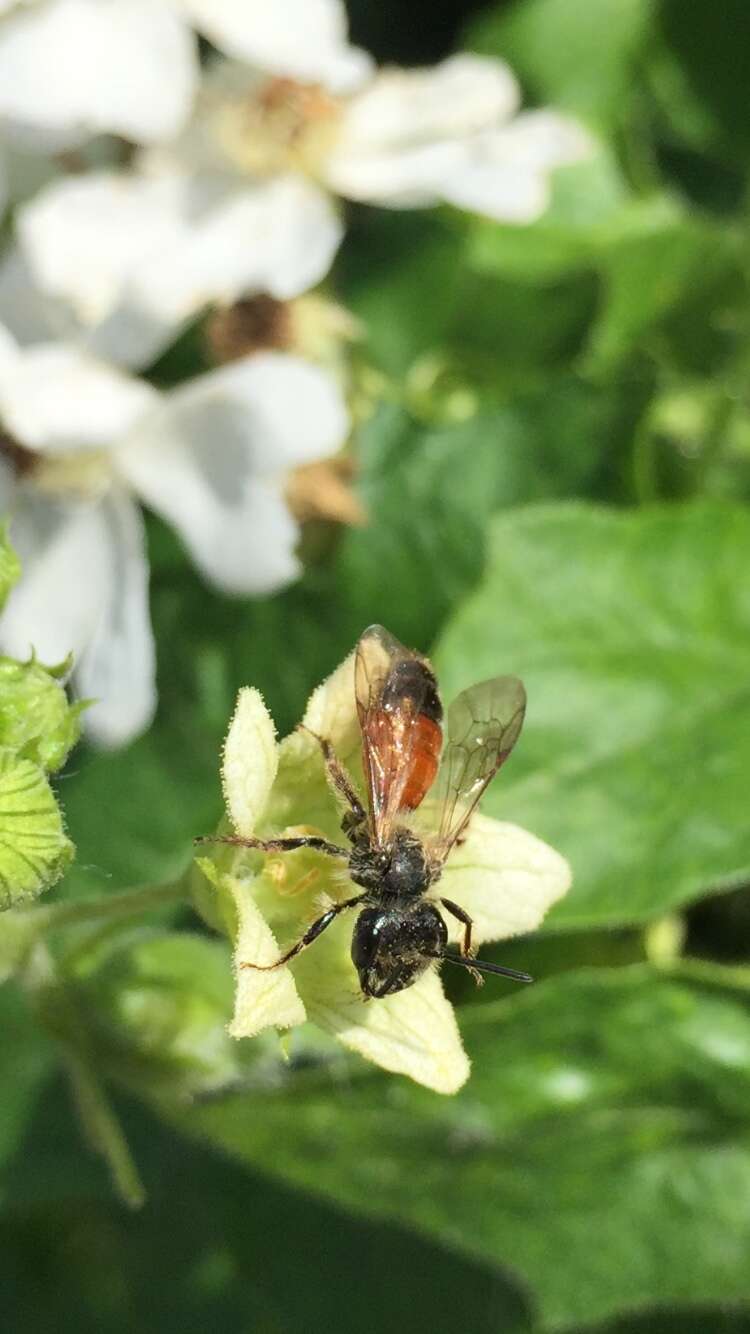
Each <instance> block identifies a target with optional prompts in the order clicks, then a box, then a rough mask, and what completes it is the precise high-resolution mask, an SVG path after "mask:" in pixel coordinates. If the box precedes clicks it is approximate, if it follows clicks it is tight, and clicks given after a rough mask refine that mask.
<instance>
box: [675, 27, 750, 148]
mask: <svg viewBox="0 0 750 1334" xmlns="http://www.w3.org/2000/svg"><path fill="white" fill-rule="evenodd" d="M659 27H660V30H661V33H662V34H663V38H664V41H665V43H666V46H667V49H668V51H669V52H670V53H671V55H672V56H673V58H674V59H675V61H676V63H677V64H678V67H679V71H680V76H681V84H682V85H683V90H681V91H682V96H683V99H684V100H686V99H687V96H688V94H689V95H690V100H691V102H692V103H694V107H693V108H692V120H693V121H695V120H697V119H698V117H700V122H701V124H702V125H706V124H710V125H711V126H712V128H713V131H714V134H713V138H714V146H715V147H718V148H719V150H720V151H721V152H722V153H723V154H725V155H726V157H727V158H728V159H729V160H734V161H736V162H737V163H738V164H739V165H740V166H741V168H742V171H743V173H744V172H745V171H746V169H747V153H748V149H749V148H750V130H749V129H748V125H747V116H746V108H747V86H748V80H749V79H750V12H748V7H747V5H746V4H745V3H744V0H723V3H722V4H721V5H720V6H716V7H714V6H712V5H706V4H703V3H702V0H662V3H661V5H660V6H659Z"/></svg>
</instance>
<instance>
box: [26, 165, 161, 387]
mask: <svg viewBox="0 0 750 1334" xmlns="http://www.w3.org/2000/svg"><path fill="white" fill-rule="evenodd" d="M185 196H186V190H185V183H184V180H183V178H181V177H178V176H175V175H174V174H173V175H166V174H165V175H163V176H160V177H159V178H156V179H151V178H148V177H142V176H139V175H137V174H135V173H133V172H114V171H99V172H90V173H86V174H84V175H81V176H73V177H65V178H63V179H61V180H57V181H54V182H53V183H52V184H51V185H49V186H48V187H47V188H46V189H44V190H42V191H40V193H39V194H38V195H37V196H36V198H34V199H32V200H31V201H30V203H28V204H26V205H25V206H24V207H23V208H21V209H19V210H18V212H17V214H16V230H17V234H18V239H19V245H20V248H21V252H22V255H23V258H24V260H25V262H26V265H27V267H28V270H29V273H30V275H31V277H32V279H33V281H34V282H35V283H36V284H37V286H38V287H39V288H41V289H42V291H43V293H44V294H45V296H47V297H50V298H53V299H54V300H57V301H63V302H66V303H67V305H68V306H69V307H70V313H71V317H72V318H74V319H75V321H76V322H77V324H78V326H79V327H80V329H81V330H82V331H86V330H89V329H92V328H96V326H97V325H99V324H101V323H102V322H104V321H105V320H107V319H108V318H109V317H110V316H112V315H113V313H114V312H115V311H117V309H118V307H119V305H120V304H121V302H122V301H123V300H124V298H125V294H126V288H127V284H128V283H129V282H130V281H131V280H132V279H133V278H137V277H138V276H139V274H140V272H141V271H142V270H145V268H146V266H147V265H148V264H149V262H151V261H152V260H153V259H155V258H156V259H158V258H160V257H161V258H162V259H163V257H164V256H166V257H167V258H169V257H170V256H171V255H172V254H173V253H174V252H175V249H176V248H178V247H179V246H181V245H182V244H184V235H185V224H184V220H183V214H184V213H185V211H186V207H187V201H186V198H185ZM147 314H148V315H149V316H150V317H151V319H152V320H155V319H156V316H157V311H156V310H155V309H152V308H151V306H150V305H149V304H148V303H147V304H146V308H145V310H144V311H143V316H142V318H143V320H144V321H145V319H146V315H147ZM171 328H172V326H171V324H168V326H167V330H166V332H167V334H169V332H170V331H171ZM147 355H148V352H147V353H146V356H147ZM146 356H144V357H143V360H144V361H145V360H146Z"/></svg>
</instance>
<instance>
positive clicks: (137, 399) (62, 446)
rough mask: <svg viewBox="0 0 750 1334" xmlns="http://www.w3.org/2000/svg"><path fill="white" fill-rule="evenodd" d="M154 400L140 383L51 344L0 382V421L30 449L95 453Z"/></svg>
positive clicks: (27, 354) (30, 353)
mask: <svg viewBox="0 0 750 1334" xmlns="http://www.w3.org/2000/svg"><path fill="white" fill-rule="evenodd" d="M157 398H158V395H157V393H156V391H155V390H154V389H152V388H151V387H150V386H149V385H147V384H145V383H144V382H142V381H140V380H134V379H132V378H130V377H129V376H126V375H124V374H122V373H121V372H120V371H116V370H114V369H112V368H111V367H109V366H105V365H104V364H103V363H102V362H99V361H95V360H94V359H93V358H92V357H89V356H87V355H86V353H83V352H81V351H79V350H78V349H77V348H75V347H66V346H65V345H63V344H53V343H49V344H43V345H40V346H38V347H33V348H30V349H29V350H27V351H26V352H24V354H23V355H22V356H21V357H19V359H18V362H17V365H16V368H15V371H14V374H13V376H12V377H5V378H4V379H3V380H2V382H0V417H2V420H3V422H4V424H5V426H6V428H7V429H8V430H9V431H10V433H11V435H14V436H15V437H16V439H17V440H18V441H19V442H20V443H21V444H24V445H27V446H28V447H29V448H31V449H36V450H43V451H48V452H50V453H54V452H57V451H64V450H69V449H79V448H95V449H96V448H103V447H105V446H107V445H110V444H112V443H113V442H114V441H116V440H118V439H119V438H120V437H121V436H122V435H124V433H125V432H126V431H128V430H129V429H130V428H131V427H132V426H133V424H134V423H135V422H136V421H137V419H138V418H139V417H140V416H141V414H142V413H143V412H145V410H146V409H147V408H148V407H150V406H151V405H152V404H153V403H154V402H155V401H156V400H157Z"/></svg>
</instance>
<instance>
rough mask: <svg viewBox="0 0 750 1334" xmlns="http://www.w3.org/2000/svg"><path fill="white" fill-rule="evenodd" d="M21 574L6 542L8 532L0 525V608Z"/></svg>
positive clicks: (18, 565) (11, 550) (12, 552)
mask: <svg viewBox="0 0 750 1334" xmlns="http://www.w3.org/2000/svg"><path fill="white" fill-rule="evenodd" d="M20 573H21V566H20V564H19V561H18V557H17V556H16V553H15V551H14V550H13V548H12V546H11V545H10V542H9V541H8V531H7V528H6V526H5V525H4V524H0V608H2V606H3V603H4V602H5V599H6V598H7V596H8V594H9V592H10V590H11V588H12V587H13V585H14V583H15V582H16V580H17V579H18V576H19V575H20Z"/></svg>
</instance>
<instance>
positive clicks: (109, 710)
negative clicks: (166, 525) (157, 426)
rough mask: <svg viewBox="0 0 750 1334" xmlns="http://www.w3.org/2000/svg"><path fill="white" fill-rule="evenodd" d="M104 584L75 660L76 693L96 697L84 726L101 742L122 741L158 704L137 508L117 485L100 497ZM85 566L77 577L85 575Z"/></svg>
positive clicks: (145, 563)
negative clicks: (104, 545) (105, 547)
mask: <svg viewBox="0 0 750 1334" xmlns="http://www.w3.org/2000/svg"><path fill="white" fill-rule="evenodd" d="M99 510H100V516H101V519H102V521H103V523H104V524H105V525H106V535H107V540H108V551H107V585H106V590H105V597H104V598H103V599H102V602H101V604H100V607H99V612H98V615H97V618H96V622H95V624H94V627H93V630H92V634H91V637H90V639H89V642H88V644H87V646H86V648H85V650H84V652H83V654H82V655H81V658H80V661H79V662H78V663H76V664H75V680H76V684H77V687H78V691H79V694H80V695H81V696H82V697H83V698H84V699H92V700H94V701H95V702H94V703H93V704H92V705H91V706H90V707H89V708H88V709H87V710H86V712H85V714H84V726H85V728H86V730H87V732H88V734H89V736H91V737H92V738H93V740H95V741H96V742H98V744H99V745H101V746H121V745H124V744H125V743H126V742H128V741H131V740H132V739H133V738H134V737H136V736H138V735H139V734H140V733H141V732H143V731H144V730H145V728H146V727H148V725H149V723H150V722H151V719H152V717H153V715H154V710H155V708H156V655H155V649H154V637H153V633H152V630H151V619H150V615H149V605H148V575H149V570H148V559H147V555H146V543H145V534H144V530H143V520H142V519H141V515H140V511H139V509H138V507H137V506H136V505H134V504H133V502H132V500H131V499H130V497H129V496H126V495H124V494H122V493H118V492H116V491H114V492H111V493H110V494H109V495H108V496H107V497H105V499H104V500H103V501H102V503H101V505H100V507H99ZM86 577H87V575H86V572H85V571H79V575H78V578H79V580H81V581H84V580H85V578H86Z"/></svg>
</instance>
